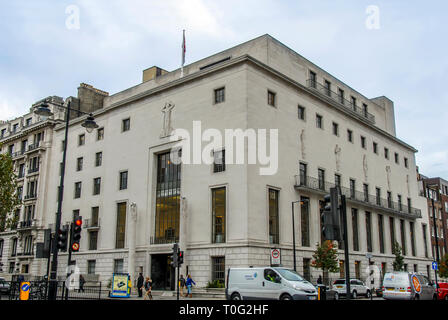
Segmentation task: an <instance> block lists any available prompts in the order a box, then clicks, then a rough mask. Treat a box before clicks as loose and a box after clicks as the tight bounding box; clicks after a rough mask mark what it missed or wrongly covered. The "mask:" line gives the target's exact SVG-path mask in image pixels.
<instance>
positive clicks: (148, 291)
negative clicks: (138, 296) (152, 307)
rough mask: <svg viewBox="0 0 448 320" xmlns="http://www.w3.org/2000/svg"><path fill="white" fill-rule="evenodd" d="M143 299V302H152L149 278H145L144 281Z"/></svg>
mask: <svg viewBox="0 0 448 320" xmlns="http://www.w3.org/2000/svg"><path fill="white" fill-rule="evenodd" d="M145 291H146V293H145V297H144V298H143V300H146V298H148V299H149V300H152V293H151V291H152V280H151V278H150V277H146V281H145Z"/></svg>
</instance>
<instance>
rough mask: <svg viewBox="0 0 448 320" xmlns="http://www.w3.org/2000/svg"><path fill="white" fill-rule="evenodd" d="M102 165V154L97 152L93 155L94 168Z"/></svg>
mask: <svg viewBox="0 0 448 320" xmlns="http://www.w3.org/2000/svg"><path fill="white" fill-rule="evenodd" d="M102 163H103V153H102V152H97V153H96V154H95V167H99V166H101V164H102Z"/></svg>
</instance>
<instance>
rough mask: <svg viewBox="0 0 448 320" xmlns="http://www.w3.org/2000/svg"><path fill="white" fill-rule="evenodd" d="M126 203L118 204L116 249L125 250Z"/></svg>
mask: <svg viewBox="0 0 448 320" xmlns="http://www.w3.org/2000/svg"><path fill="white" fill-rule="evenodd" d="M126 206H127V203H126V202H120V203H117V221H116V222H117V224H116V229H115V249H123V248H124V243H125V239H126V237H125V236H126V235H125V231H126Z"/></svg>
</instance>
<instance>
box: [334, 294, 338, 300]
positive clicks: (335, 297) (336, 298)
mask: <svg viewBox="0 0 448 320" xmlns="http://www.w3.org/2000/svg"><path fill="white" fill-rule="evenodd" d="M334 300H339V293H337V292H336V293H335V294H334Z"/></svg>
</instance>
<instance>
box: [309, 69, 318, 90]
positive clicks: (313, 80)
mask: <svg viewBox="0 0 448 320" xmlns="http://www.w3.org/2000/svg"><path fill="white" fill-rule="evenodd" d="M316 80H317V77H316V73H315V72H313V71H310V86H311V87H312V88H316Z"/></svg>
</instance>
